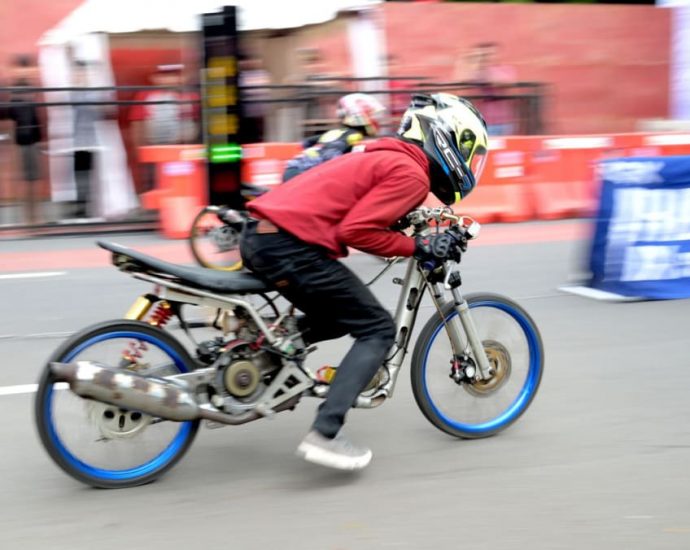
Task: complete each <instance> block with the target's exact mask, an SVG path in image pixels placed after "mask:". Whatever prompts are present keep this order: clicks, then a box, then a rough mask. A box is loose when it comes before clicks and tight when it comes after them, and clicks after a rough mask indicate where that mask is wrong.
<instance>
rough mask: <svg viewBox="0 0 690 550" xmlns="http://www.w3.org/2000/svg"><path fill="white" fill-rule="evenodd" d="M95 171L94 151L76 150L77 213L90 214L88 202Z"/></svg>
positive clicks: (80, 214)
mask: <svg viewBox="0 0 690 550" xmlns="http://www.w3.org/2000/svg"><path fill="white" fill-rule="evenodd" d="M92 172H93V153H92V152H91V151H75V152H74V182H75V184H76V186H77V200H76V201H75V202H76V210H77V211H76V212H75V213H76V215H77V216H86V215H88V203H89V199H90V198H91V196H90V195H91V174H92Z"/></svg>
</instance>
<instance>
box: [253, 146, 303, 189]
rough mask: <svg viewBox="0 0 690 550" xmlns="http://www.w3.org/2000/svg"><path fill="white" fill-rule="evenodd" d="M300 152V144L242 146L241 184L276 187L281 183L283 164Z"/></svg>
mask: <svg viewBox="0 0 690 550" xmlns="http://www.w3.org/2000/svg"><path fill="white" fill-rule="evenodd" d="M301 150H302V145H301V144H300V143H252V144H249V145H243V146H242V169H241V170H242V172H241V177H242V182H243V183H249V184H252V185H261V186H270V185H278V184H279V183H281V182H282V181H283V172H284V171H285V164H286V162H287V161H288V160H290V159H291V158H292V157H294V156H295V155H296V154H297V153H299V152H300V151H301Z"/></svg>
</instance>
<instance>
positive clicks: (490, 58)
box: [454, 42, 516, 136]
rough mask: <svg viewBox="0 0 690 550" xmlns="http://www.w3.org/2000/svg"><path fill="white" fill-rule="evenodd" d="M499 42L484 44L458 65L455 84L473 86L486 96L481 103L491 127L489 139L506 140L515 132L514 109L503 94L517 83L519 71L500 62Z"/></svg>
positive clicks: (489, 127)
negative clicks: (462, 83) (471, 84)
mask: <svg viewBox="0 0 690 550" xmlns="http://www.w3.org/2000/svg"><path fill="white" fill-rule="evenodd" d="M498 51H499V46H498V44H497V43H496V42H482V43H480V44H477V45H476V46H474V48H472V50H471V51H470V52H469V54H468V55H466V56H464V57H463V58H461V60H459V62H458V63H457V64H456V67H455V71H454V80H458V81H461V82H467V83H473V84H475V85H476V86H477V88H479V92H480V93H481V94H482V95H483V96H485V97H484V99H483V100H482V101H481V102H478V103H479V105H480V108H481V112H482V114H483V115H484V119H485V120H486V123H487V125H488V131H489V136H505V135H510V134H512V133H514V132H515V131H516V116H515V105H514V104H513V102H512V101H511V100H510V99H502V98H501V97H500V95H501V93H502V92H503V91H504V90H505V89H506V88H508V87H510V85H511V84H514V83H515V82H516V71H515V68H514V67H512V66H511V65H507V64H503V63H500V62H499V59H498Z"/></svg>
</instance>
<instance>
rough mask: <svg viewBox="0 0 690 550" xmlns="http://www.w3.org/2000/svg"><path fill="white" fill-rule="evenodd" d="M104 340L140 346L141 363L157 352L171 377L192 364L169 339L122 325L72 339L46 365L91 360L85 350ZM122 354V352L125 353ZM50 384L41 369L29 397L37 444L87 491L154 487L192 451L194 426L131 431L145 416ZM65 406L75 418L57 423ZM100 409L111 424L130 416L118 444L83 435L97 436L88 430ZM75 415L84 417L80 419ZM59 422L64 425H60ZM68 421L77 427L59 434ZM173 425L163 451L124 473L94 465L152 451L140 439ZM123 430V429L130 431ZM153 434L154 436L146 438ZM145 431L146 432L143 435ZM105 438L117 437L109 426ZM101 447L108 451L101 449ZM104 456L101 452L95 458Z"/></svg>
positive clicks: (119, 322) (106, 324) (139, 327)
mask: <svg viewBox="0 0 690 550" xmlns="http://www.w3.org/2000/svg"><path fill="white" fill-rule="evenodd" d="M110 340H119V341H120V342H137V343H139V344H141V343H145V345H146V349H145V350H144V351H142V352H141V353H142V356H143V358H144V359H146V357H145V356H146V354H149V355H148V357H149V358H153V357H155V355H156V353H154V350H158V355H160V356H162V357H163V358H164V359H165V358H166V357H167V358H168V359H166V360H165V361H163V364H164V368H166V369H168V370H169V371H171V372H189V371H190V370H192V369H194V368H195V367H196V363H195V361H194V360H193V359H192V358H191V357H190V355H189V354H188V352H187V351H186V350H185V349H184V347H183V346H182V345H181V344H180V343H179V342H178V341H177V340H176V339H175V338H173V337H172V336H171V335H170V334H168V333H166V332H164V331H163V330H161V329H158V328H155V327H152V326H151V325H148V324H146V323H142V322H140V321H122V320H117V321H107V322H104V323H99V324H97V325H94V326H92V327H89V328H86V329H85V330H83V331H81V332H79V333H77V334H75V335H74V336H72V337H71V338H70V339H69V340H67V341H66V342H65V343H64V344H62V345H61V346H60V347H59V348H58V349H57V350H56V351H55V352H54V353H53V354H52V355H51V357H50V358H49V359H48V364H50V363H51V362H65V363H66V362H70V361H73V360H75V359H77V358H78V357H80V358H81V359H92V360H97V358H96V357H94V354H95V353H96V352H95V351H91V352H89V349H90V348H94V347H97V346H98V345H99V344H103V343H106V344H105V346H104V347H107V345H108V344H107V342H108V341H110ZM110 345H111V346H113V348H112V349H113V350H118V349H120V347H121V344H120V343H118V342H116V343H114V344H113V342H111V343H110ZM123 351H126V348H125V350H123ZM114 355H116V353H112V354H111V359H113V360H111V361H110V362H109V363H108V364H110V363H112V362H114V359H115V357H114ZM120 357H121V355H120ZM168 360H169V361H168ZM138 361H139V360H137V363H138ZM56 384H58V382H57V381H56V380H55V377H54V375H53V373H52V371H51V370H50V368H49V367H48V366H46V367H45V369H44V370H43V374H42V376H41V379H40V381H39V384H38V391H37V393H36V397H35V415H36V416H35V418H36V425H37V428H38V433H39V436H40V439H41V442H42V443H43V446H44V447H45V449H46V451H47V452H48V454H49V455H50V457H51V458H52V459H53V461H54V462H55V463H56V464H57V465H58V466H59V467H60V468H62V469H63V470H64V471H65V472H66V473H67V474H69V475H70V476H72V477H73V478H75V479H77V480H78V481H81V482H82V483H86V484H87V485H91V486H93V487H100V488H104V489H113V488H124V487H134V486H137V485H144V484H146V483H150V482H152V481H154V480H155V479H156V478H158V477H159V476H161V475H162V474H164V473H165V472H167V471H168V470H169V469H170V468H172V467H173V466H174V465H175V464H177V462H178V461H179V460H180V459H181V458H182V457H183V456H184V454H185V453H186V452H187V451H188V450H189V447H190V446H191V445H192V442H193V441H194V438H195V437H196V434H197V431H198V429H199V424H200V420H192V421H186V422H179V423H178V422H173V421H170V424H167V425H165V426H164V428H165V430H163V428H161V426H162V424H161V423H144V424H142V425H140V428H139V429H137V426H136V422H137V421H138V422H142V417H144V422H147V421H148V420H150V417H148V415H144V414H142V413H140V412H138V411H127V410H124V409H119V408H118V407H112V406H108V405H104V404H100V403H99V402H97V401H93V400H87V399H83V398H81V397H79V396H77V395H76V394H74V393H73V392H71V390H69V389H62V388H56ZM63 392H64V393H63ZM65 402H67V403H68V404H69V403H74V406H73V407H72V408H73V409H75V411H76V412H75V413H74V414H63V416H62V417H60V414H62V411H63V409H64V410H65V412H66V413H70V412H71V411H70V410H69V408H65V407H64V406H61V403H65ZM101 409H102V410H103V414H104V415H105V416H106V418H112V416H113V415H124V416H126V415H130V416H131V417H132V418H134V419H135V424H134V427H133V428H132V429H130V431H129V432H125V431H123V433H122V434H121V435H120V438H119V439H118V437H117V436H118V434H117V433H115V437H111V438H108V437H107V436H106V435H101V437H99V438H97V439H94V440H92V441H91V440H90V439H91V438H90V436H89V434H90V433H91V432H94V431H95V433H99V431H98V430H94V425H95V424H96V423H98V422H100V423H102V424H103V423H105V421H104V420H103V419H101V418H100V415H99V414H97V413H94V412H93V411H100V410H101ZM58 411H61V413H58ZM89 412H90V414H89ZM81 413H86V414H85V415H82V414H81ZM82 416H85V417H86V418H85V420H86V421H87V422H84V421H83V420H84V418H82ZM124 416H122V417H121V418H120V425H119V427H120V430H123V428H124V427H125V425H124V420H123V418H124ZM63 418H64V419H66V420H63ZM70 419H72V420H74V419H78V422H79V423H78V424H73V425H69V424H68V425H67V426H68V427H67V428H65V427H64V426H65V423H66V422H68V421H69V420H70ZM163 422H168V421H163ZM173 424H178V425H179V429H177V430H176V431H175V432H174V434H171V436H170V442H169V443H167V444H166V443H163V445H165V447H164V448H163V450H162V451H160V452H159V453H158V454H156V455H155V456H153V457H152V458H150V459H147V460H145V461H144V462H142V463H140V464H134V465H132V466H128V467H125V468H122V467H118V468H108V467H103V466H102V465H100V464H98V463H97V462H98V461H100V462H103V461H106V462H107V461H108V456H109V454H112V455H113V456H114V455H117V458H119V459H122V457H124V458H125V460H129V455H128V454H127V450H128V449H130V448H131V450H132V451H137V450H139V449H138V448H137V445H138V446H139V447H141V445H142V444H146V445H152V444H155V443H157V442H156V441H155V440H153V441H152V440H151V437H148V438H145V437H144V435H143V434H145V433H149V436H151V435H155V434H158V433H160V432H161V431H164V432H167V431H172V430H174V428H172V430H170V429H169V428H170V426H171V425H173ZM126 427H128V428H129V427H130V426H126ZM154 429H155V430H156V431H155V432H152V430H154ZM147 430H149V431H148V432H147ZM111 432H117V425H115V428H114V429H113V430H111ZM100 433H101V434H104V433H107V432H104V431H103V429H102V428H101V431H100ZM163 435H164V438H163V439H164V440H165V441H167V439H168V436H167V435H166V434H165V433H164V434H163ZM137 438H138V439H137ZM70 440H71V441H70ZM75 441H76V443H75ZM83 441H85V442H86V445H83V444H82V442H83ZM130 443H132V444H133V445H130V446H129V447H128V446H127V445H128V444H130ZM99 445H100V447H99ZM105 446H108V447H107V449H106V448H105ZM158 446H160V445H158ZM147 449H148V447H145V450H147ZM104 450H105V451H106V452H105V453H101V451H104ZM155 452H158V451H155ZM135 454H136V453H135V452H131V455H132V456H134V455H135ZM94 455H103V456H104V457H105V458H103V457H102V456H97V457H96V458H93V457H94ZM134 460H135V459H134Z"/></svg>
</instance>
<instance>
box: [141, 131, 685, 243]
mask: <svg viewBox="0 0 690 550" xmlns="http://www.w3.org/2000/svg"><path fill="white" fill-rule="evenodd" d="M490 149H491V152H490V154H489V157H488V160H487V166H486V168H485V170H484V174H483V175H482V179H481V182H480V184H479V185H478V186H477V188H476V189H475V190H474V191H473V193H472V194H471V195H470V196H469V197H467V198H466V199H465V200H463V201H462V204H461V205H456V206H455V209H456V210H457V211H458V212H459V213H462V214H466V215H469V216H472V217H474V218H476V219H477V220H478V221H480V222H483V223H487V222H519V221H526V220H531V219H545V220H549V219H558V218H571V217H582V216H587V215H591V214H592V213H593V212H594V211H595V210H596V207H597V203H598V193H599V185H598V182H597V174H596V167H597V163H598V162H599V161H600V160H602V159H605V158H611V157H626V156H665V155H690V133H660V132H657V133H636V134H614V135H599V136H527V137H505V138H493V139H491V142H490ZM300 150H301V145H300V144H299V143H257V144H250V145H245V146H243V148H242V167H241V170H242V181H243V182H245V183H249V184H254V185H262V186H270V185H276V184H279V183H280V182H281V180H282V174H283V170H284V168H285V163H286V161H287V160H289V159H290V158H292V157H293V156H294V155H296V154H297V153H298V152H299V151H300ZM200 151H202V152H203V148H202V147H201V146H164V147H151V148H143V149H142V150H141V158H142V160H143V161H144V162H154V163H155V164H156V170H157V181H158V184H157V188H156V190H154V191H150V192H148V193H144V194H143V195H142V202H143V203H144V206H145V207H147V208H157V209H160V211H161V219H162V226H163V231H164V233H165V234H166V235H167V236H170V237H181V236H185V235H186V232H187V230H188V227H187V225H188V224H187V222H188V221H189V222H190V223H191V220H188V219H187V218H188V216H187V214H186V212H188V211H189V212H192V211H193V212H196V211H197V210H198V207H200V206H201V204H203V202H204V201H205V197H206V190H205V177H204V168H203V162H197V161H199V160H202V156H201V155H200V154H199V152H200ZM425 204H427V205H431V206H437V205H439V204H440V202H439V201H438V200H437V199H436V198H435V197H434V196H433V195H429V197H428V198H427V200H426V201H425Z"/></svg>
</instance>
